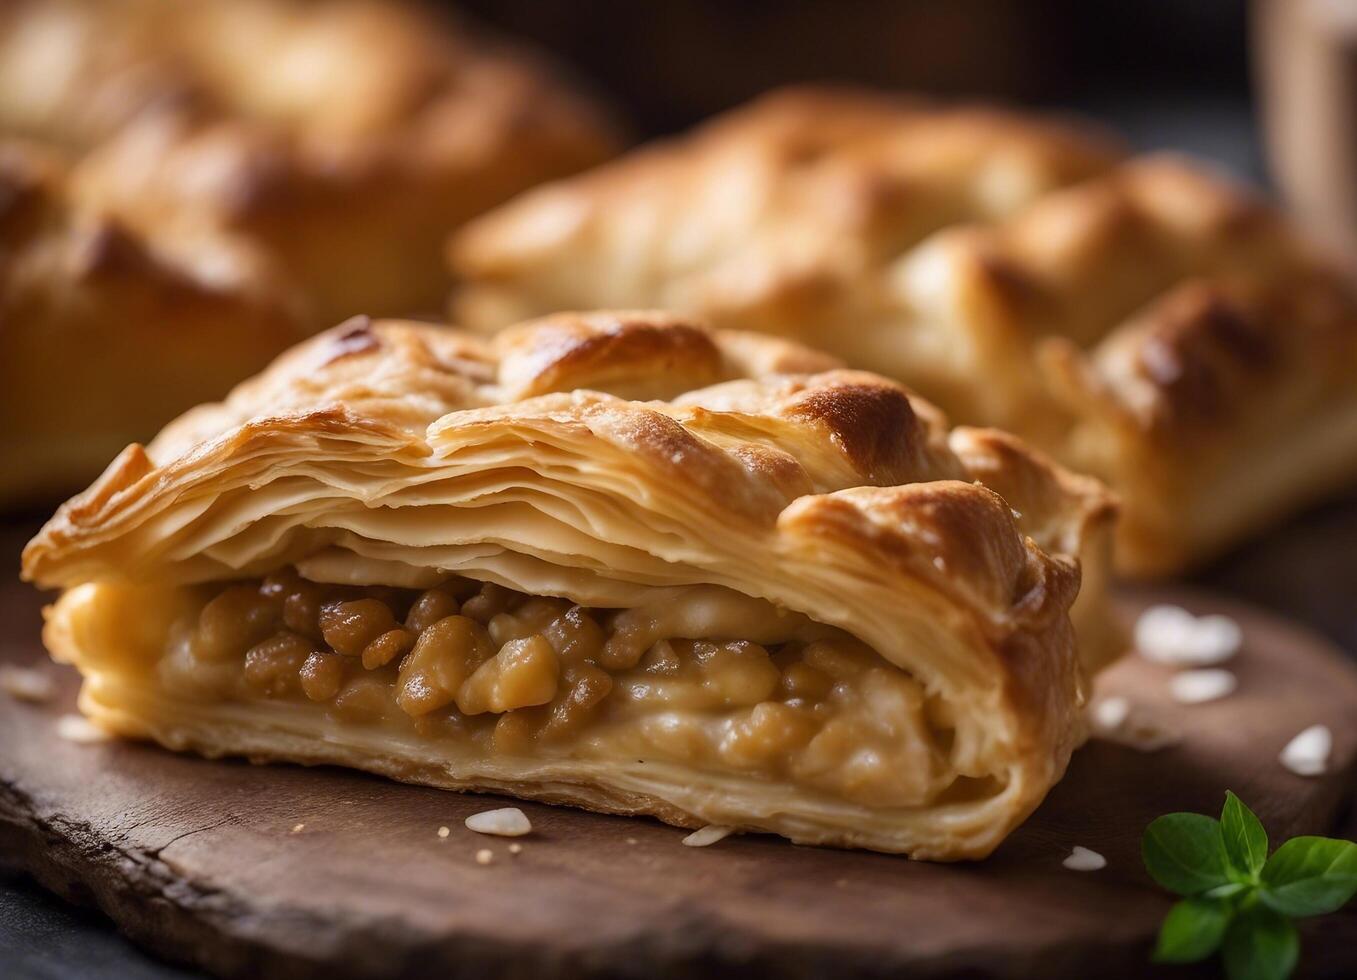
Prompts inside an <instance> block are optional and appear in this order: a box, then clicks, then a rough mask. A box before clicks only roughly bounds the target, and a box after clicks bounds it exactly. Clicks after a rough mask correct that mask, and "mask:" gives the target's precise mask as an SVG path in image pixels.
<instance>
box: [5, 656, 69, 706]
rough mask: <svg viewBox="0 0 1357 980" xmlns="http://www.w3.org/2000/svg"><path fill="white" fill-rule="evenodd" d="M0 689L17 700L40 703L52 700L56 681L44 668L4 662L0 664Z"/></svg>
mask: <svg viewBox="0 0 1357 980" xmlns="http://www.w3.org/2000/svg"><path fill="white" fill-rule="evenodd" d="M0 690H3V691H4V692H5V693H6V694H8V695H9V696H10V697H12V698H15V699H17V700H19V701H31V702H33V703H34V704H40V703H42V702H43V701H50V700H52V697H53V695H55V694H56V682H55V681H53V680H52V675H51V674H49V673H47V672H46V671H45V670H39V669H38V668H36V667H16V666H14V665H13V664H4V665H3V666H0Z"/></svg>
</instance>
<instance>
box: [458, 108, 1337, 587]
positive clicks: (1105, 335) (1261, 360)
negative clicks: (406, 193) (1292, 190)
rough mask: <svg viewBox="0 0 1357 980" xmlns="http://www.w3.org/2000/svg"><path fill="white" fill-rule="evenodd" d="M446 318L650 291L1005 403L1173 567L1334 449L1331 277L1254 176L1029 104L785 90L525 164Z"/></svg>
mask: <svg viewBox="0 0 1357 980" xmlns="http://www.w3.org/2000/svg"><path fill="white" fill-rule="evenodd" d="M450 256H451V261H452V265H453V269H454V271H455V273H456V275H457V276H458V278H459V280H460V284H459V286H458V287H457V288H456V290H455V292H454V299H453V314H454V318H455V319H456V320H458V321H460V322H462V323H464V324H467V325H470V326H473V327H477V328H480V329H495V328H498V327H500V326H502V325H504V324H507V323H510V322H513V321H516V320H519V319H523V318H525V317H529V316H533V315H535V314H538V313H541V312H545V311H548V310H557V309H572V308H575V309H583V308H591V307H599V306H642V305H649V306H659V307H667V308H671V309H675V310H679V311H682V312H685V313H696V314H701V315H703V316H705V317H707V318H709V319H710V320H711V321H713V322H714V323H716V324H717V325H719V326H724V327H740V328H744V329H751V330H760V331H764V332H769V333H776V334H780V335H784V336H789V337H795V338H796V339H798V340H800V341H803V342H806V343H809V344H812V345H814V346H818V347H822V348H823V349H825V350H827V351H829V352H831V353H834V354H837V355H839V356H841V357H843V358H844V359H845V360H846V361H848V362H849V363H850V364H851V365H853V366H856V367H863V368H868V369H871V370H874V371H878V372H880V373H883V374H887V375H890V376H892V377H895V378H898V379H900V380H902V381H904V382H905V383H906V384H909V385H911V386H913V387H914V388H916V389H917V390H919V391H920V392H921V393H923V394H924V395H925V396H927V397H929V398H930V399H932V400H934V401H936V402H937V403H939V404H940V405H941V406H942V407H943V408H944V409H945V410H946V411H947V412H948V413H949V414H950V415H951V416H952V417H953V418H954V419H956V420H958V421H961V422H967V423H972V424H985V425H994V426H998V427H1000V428H1004V429H1009V430H1011V431H1014V432H1016V433H1018V434H1020V435H1022V436H1023V437H1025V438H1026V439H1027V440H1029V441H1030V442H1032V443H1034V444H1036V445H1038V446H1040V447H1042V448H1044V449H1046V450H1047V451H1048V452H1050V453H1051V454H1052V455H1053V456H1055V457H1056V458H1057V459H1059V460H1061V461H1062V462H1063V463H1065V464H1066V465H1068V466H1071V467H1072V468H1074V469H1078V470H1082V471H1086V472H1089V473H1092V474H1094V475H1096V476H1099V477H1101V478H1103V479H1104V480H1107V481H1108V482H1109V483H1111V485H1112V486H1113V487H1114V488H1115V489H1116V490H1118V491H1119V492H1120V494H1121V495H1122V496H1123V498H1124V499H1123V503H1124V509H1123V519H1122V521H1121V524H1120V528H1119V531H1118V544H1117V564H1118V567H1119V569H1120V570H1121V571H1122V572H1124V573H1127V574H1133V575H1142V576H1147V575H1165V574H1172V573H1176V572H1180V571H1182V570H1184V569H1187V568H1189V567H1191V566H1194V565H1197V564H1200V563H1202V562H1204V561H1206V560H1208V559H1210V558H1211V557H1213V556H1215V555H1217V554H1219V553H1220V552H1221V551H1223V550H1224V549H1225V548H1227V547H1228V546H1229V545H1231V544H1233V543H1235V542H1236V541H1238V540H1239V539H1240V538H1241V537H1243V536H1245V535H1247V534H1249V533H1250V532H1252V531H1254V530H1257V529H1258V528H1260V527H1261V526H1262V525H1264V524H1266V523H1268V522H1271V521H1273V520H1276V519H1278V518H1280V517H1282V516H1284V515H1285V514H1286V513H1287V512H1289V511H1291V510H1294V509H1295V508H1297V507H1299V506H1301V505H1303V504H1305V503H1307V502H1309V501H1311V500H1313V499H1315V498H1317V497H1319V496H1321V495H1323V494H1324V493H1326V492H1329V491H1331V490H1333V489H1335V488H1336V487H1338V486H1339V485H1341V484H1343V483H1346V482H1348V481H1350V480H1351V479H1352V478H1353V477H1354V476H1357V383H1355V382H1357V301H1354V298H1353V296H1352V294H1351V292H1350V290H1349V284H1348V283H1347V282H1346V281H1345V280H1344V279H1343V278H1342V277H1341V276H1340V275H1339V274H1338V273H1337V272H1335V271H1334V270H1332V269H1331V268H1330V267H1329V266H1328V265H1327V264H1326V263H1325V261H1324V260H1323V259H1321V258H1319V257H1317V256H1316V255H1315V254H1313V253H1312V251H1311V250H1310V248H1309V247H1308V245H1307V244H1306V243H1305V242H1303V241H1301V240H1299V239H1298V238H1297V236H1296V235H1295V234H1294V233H1293V231H1292V229H1291V228H1290V227H1288V225H1287V224H1286V222H1285V221H1284V220H1283V219H1282V218H1281V217H1280V216H1279V215H1278V214H1277V213H1275V212H1274V211H1273V210H1272V209H1271V208H1270V207H1268V206H1267V205H1266V204H1265V203H1264V202H1261V201H1259V200H1257V199H1255V198H1254V197H1253V196H1252V195H1251V194H1249V193H1248V192H1247V191H1246V190H1244V189H1243V188H1240V187H1238V186H1236V185H1234V184H1233V183H1231V182H1229V181H1228V180H1226V179H1225V178H1224V177H1222V176H1220V175H1218V174H1217V173H1215V172H1214V171H1211V170H1209V169H1206V168H1204V167H1202V166H1200V165H1198V164H1194V163H1191V162H1189V161H1186V160H1182V159H1178V158H1171V157H1150V158H1143V159H1137V160H1132V161H1129V162H1127V161H1124V160H1121V159H1119V156H1118V154H1117V153H1116V151H1115V150H1114V149H1111V148H1109V146H1108V145H1107V143H1106V141H1105V139H1104V138H1102V137H1101V136H1100V135H1099V134H1096V133H1092V134H1085V133H1084V132H1082V131H1081V130H1078V129H1074V130H1071V129H1069V128H1067V127H1061V126H1057V125H1054V124H1052V123H1051V122H1049V121H1047V120H1043V119H1040V118H1039V117H1031V116H1019V115H1014V114H1009V113H1001V112H997V111H991V110H978V109H968V108H939V107H934V106H929V105H926V104H919V103H916V102H911V101H906V100H897V99H889V98H887V97H884V96H879V95H873V94H868V93H862V92H854V91H845V90H832V91H817V90H792V91H788V92H783V93H780V94H775V95H772V96H769V97H765V98H764V99H761V100H759V101H757V102H755V103H753V104H752V105H751V106H749V107H747V108H744V109H741V110H737V111H735V112H732V113H730V114H728V115H726V116H724V117H720V118H718V119H717V120H715V121H713V122H712V123H710V124H708V125H706V126H704V127H701V128H700V129H698V130H697V131H696V132H695V133H694V134H692V135H690V136H687V137H683V138H680V139H678V140H674V141H671V142H667V143H661V144H658V145H655V146H652V147H647V148H643V149H641V150H638V151H635V152H634V153H631V154H629V155H628V156H626V157H624V158H622V159H620V160H618V161H616V162H614V163H612V164H609V165H605V166H603V167H601V168H598V169H597V170H595V171H593V172H591V173H589V174H586V175H583V176H581V177H578V178H575V179H572V180H566V181H562V182H559V183H556V184H554V185H549V186H547V187H544V188H540V189H538V190H536V191H534V192H531V193H529V194H526V195H524V196H522V197H520V198H519V199H518V200H516V201H514V202H512V203H510V204H508V205H506V206H504V207H503V208H500V209H498V210H496V211H494V212H492V213H491V214H489V215H487V216H485V217H483V218H481V219H479V220H477V221H475V222H473V223H471V224H470V225H468V226H467V227H466V228H465V229H463V230H462V231H461V232H460V233H458V234H456V235H455V236H454V238H453V240H452V242H451V244H450Z"/></svg>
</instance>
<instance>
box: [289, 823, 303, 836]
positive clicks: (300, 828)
mask: <svg viewBox="0 0 1357 980" xmlns="http://www.w3.org/2000/svg"><path fill="white" fill-rule="evenodd" d="M305 829H306V824H304V823H298V824H293V825H292V832H293V833H294V834H300V833H301V832H302V831H303V830H305Z"/></svg>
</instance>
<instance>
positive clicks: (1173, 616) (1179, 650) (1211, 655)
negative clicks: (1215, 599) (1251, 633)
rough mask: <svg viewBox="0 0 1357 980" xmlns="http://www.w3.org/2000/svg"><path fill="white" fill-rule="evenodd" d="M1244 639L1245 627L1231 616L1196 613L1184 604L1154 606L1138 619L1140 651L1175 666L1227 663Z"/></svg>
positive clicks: (1157, 660)
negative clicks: (1196, 614)
mask: <svg viewBox="0 0 1357 980" xmlns="http://www.w3.org/2000/svg"><path fill="white" fill-rule="evenodd" d="M1243 641H1244V634H1243V631H1242V630H1241V629H1240V628H1239V624H1238V623H1236V622H1235V621H1234V620H1233V619H1231V618H1230V617H1229V616H1220V615H1210V616H1194V615H1193V614H1192V613H1190V612H1188V611H1187V610H1186V609H1183V608H1182V607H1181V606H1170V605H1159V606H1151V607H1150V608H1149V609H1146V610H1145V611H1144V612H1143V613H1141V614H1140V618H1139V619H1137V620H1136V626H1135V647H1136V651H1137V652H1138V653H1139V654H1140V655H1141V656H1142V657H1144V658H1145V659H1146V660H1152V661H1154V662H1155V663H1160V664H1167V665H1169V666H1173V667H1206V666H1210V665H1213V664H1220V663H1224V662H1225V661H1227V660H1229V659H1230V658H1231V657H1233V656H1234V655H1235V654H1236V653H1238V652H1239V648H1240V646H1241V645H1242V643H1243Z"/></svg>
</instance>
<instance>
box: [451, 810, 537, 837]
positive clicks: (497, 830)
mask: <svg viewBox="0 0 1357 980" xmlns="http://www.w3.org/2000/svg"><path fill="white" fill-rule="evenodd" d="M466 829H467V830H474V831H475V832H476V833H478V834H492V835H494V836H495V837H522V836H523V835H524V834H530V833H532V821H530V820H529V819H528V815H527V814H526V813H524V812H523V811H522V810H520V809H519V808H518V807H516V806H506V807H502V808H500V809H498V810H482V811H481V812H480V813H473V814H472V815H471V816H469V817H467V818H466Z"/></svg>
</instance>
